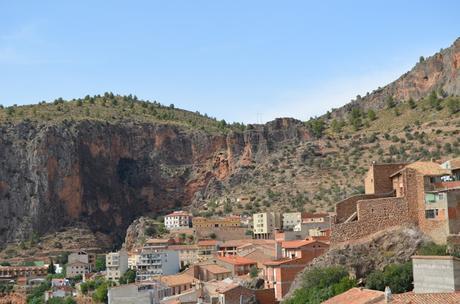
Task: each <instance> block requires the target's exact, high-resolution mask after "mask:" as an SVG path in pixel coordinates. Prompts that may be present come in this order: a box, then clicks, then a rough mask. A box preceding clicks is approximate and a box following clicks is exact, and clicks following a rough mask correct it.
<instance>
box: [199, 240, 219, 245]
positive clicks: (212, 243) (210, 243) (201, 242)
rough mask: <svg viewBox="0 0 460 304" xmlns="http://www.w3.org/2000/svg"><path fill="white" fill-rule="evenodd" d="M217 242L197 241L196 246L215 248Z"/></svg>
mask: <svg viewBox="0 0 460 304" xmlns="http://www.w3.org/2000/svg"><path fill="white" fill-rule="evenodd" d="M218 243H219V242H218V241H216V240H201V241H198V243H197V245H198V246H216V245H217V244H218Z"/></svg>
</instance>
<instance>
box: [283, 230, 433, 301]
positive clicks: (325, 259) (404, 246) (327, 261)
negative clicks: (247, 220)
mask: <svg viewBox="0 0 460 304" xmlns="http://www.w3.org/2000/svg"><path fill="white" fill-rule="evenodd" d="M428 241H429V239H427V237H426V236H425V235H424V234H423V233H422V232H421V231H420V230H418V229H417V228H408V227H400V228H393V229H388V230H385V231H382V232H379V233H376V234H374V235H373V236H372V237H369V238H367V239H363V240H362V241H360V242H355V243H348V244H342V245H340V246H339V247H335V248H331V249H330V250H329V251H328V252H327V253H326V254H324V255H322V256H320V257H318V258H316V259H314V260H313V261H312V263H311V264H310V265H309V266H307V267H306V268H305V270H304V271H306V270H308V269H311V268H312V267H328V266H334V265H341V266H344V267H345V268H346V269H348V271H349V272H350V274H352V275H354V276H355V277H356V278H358V279H360V278H364V277H365V276H366V275H367V274H369V273H370V272H371V271H373V270H375V269H379V270H382V269H383V268H384V267H385V266H387V265H389V264H393V263H404V262H407V261H410V257H411V256H412V255H414V254H415V252H416V251H417V249H418V248H419V246H420V245H421V244H423V243H424V242H428ZM302 274H303V272H301V273H299V274H298V275H297V277H296V280H295V282H294V283H293V284H292V286H291V289H290V291H289V294H288V295H287V296H286V298H288V297H289V295H292V292H293V291H294V290H295V289H297V288H299V287H300V286H301V278H302Z"/></svg>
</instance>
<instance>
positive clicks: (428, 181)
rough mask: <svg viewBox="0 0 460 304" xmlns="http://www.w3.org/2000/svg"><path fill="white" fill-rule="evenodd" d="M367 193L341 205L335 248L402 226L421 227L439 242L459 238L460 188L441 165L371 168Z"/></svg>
mask: <svg viewBox="0 0 460 304" xmlns="http://www.w3.org/2000/svg"><path fill="white" fill-rule="evenodd" d="M400 167H401V168H400ZM397 169H399V170H397ZM390 186H391V189H392V190H391V191H390V192H387V191H388V189H390V188H389V187H390ZM365 188H366V193H365V194H362V195H356V196H353V197H349V198H347V199H345V200H343V201H341V202H339V203H337V205H336V213H337V215H336V217H335V220H334V223H333V227H332V235H331V241H332V242H333V243H339V242H344V241H349V240H353V239H359V238H361V237H364V236H366V235H369V234H372V233H375V232H378V231H380V230H384V229H387V228H390V227H394V226H398V225H417V226H418V227H419V228H420V229H421V230H422V231H423V232H424V233H426V234H427V235H429V236H431V237H432V238H433V240H434V241H435V242H437V243H445V242H446V240H447V238H448V237H449V236H450V235H457V234H459V233H460V219H459V216H460V184H459V183H458V181H455V177H454V176H452V172H451V170H449V169H445V168H443V167H442V166H441V165H439V164H437V163H434V162H421V161H419V162H414V163H411V164H408V165H403V164H394V165H393V166H391V165H376V164H372V165H371V167H370V169H369V172H368V174H367V176H366V179H365Z"/></svg>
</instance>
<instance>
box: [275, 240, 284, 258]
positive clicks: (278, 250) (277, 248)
mask: <svg viewBox="0 0 460 304" xmlns="http://www.w3.org/2000/svg"><path fill="white" fill-rule="evenodd" d="M282 257H283V256H282V250H281V242H278V241H276V242H275V260H278V259H281V258H282Z"/></svg>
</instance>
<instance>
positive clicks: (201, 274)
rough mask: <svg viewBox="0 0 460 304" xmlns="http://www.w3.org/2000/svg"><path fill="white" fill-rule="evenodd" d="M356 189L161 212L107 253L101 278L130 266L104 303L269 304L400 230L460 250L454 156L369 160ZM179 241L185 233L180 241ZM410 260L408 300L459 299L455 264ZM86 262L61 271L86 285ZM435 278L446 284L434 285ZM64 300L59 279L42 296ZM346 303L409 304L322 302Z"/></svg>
mask: <svg viewBox="0 0 460 304" xmlns="http://www.w3.org/2000/svg"><path fill="white" fill-rule="evenodd" d="M364 188H365V193H364V194H359V195H355V196H352V197H349V198H347V199H345V200H343V201H341V202H338V203H337V205H336V211H335V213H308V212H288V213H282V214H281V213H278V212H263V213H255V214H253V215H252V217H240V216H235V215H228V216H225V217H210V218H205V217H193V216H192V215H191V214H190V213H188V212H186V211H175V212H173V213H171V214H168V215H166V216H165V217H164V225H165V227H166V228H167V230H169V236H168V238H163V239H158V238H152V239H148V240H147V241H146V242H144V243H143V244H142V245H141V246H139V247H135V248H130V249H129V251H128V250H127V249H125V248H122V249H121V250H119V251H117V252H110V253H108V254H106V259H105V261H106V270H105V272H104V273H103V274H102V275H105V277H106V279H107V280H111V281H114V282H118V281H119V280H120V278H121V277H122V276H123V275H124V274H125V273H126V272H127V271H128V270H129V269H132V270H133V271H135V274H136V280H135V282H134V283H130V284H124V285H119V284H117V286H114V287H112V288H110V289H109V291H108V301H109V303H110V304H117V303H149V304H156V303H158V304H160V303H164V304H167V303H203V304H204V303H213V304H214V303H216V304H231V303H278V302H280V301H282V300H283V299H284V298H285V296H286V294H287V293H288V291H289V289H290V287H291V285H292V283H293V281H294V279H295V278H296V276H297V275H298V274H299V272H301V271H302V270H303V269H304V268H305V266H307V265H308V264H309V263H310V262H311V261H312V260H313V259H314V258H316V257H318V256H320V255H322V254H324V253H325V252H326V251H328V249H329V248H330V246H332V247H333V246H337V245H340V244H344V243H348V242H353V241H356V240H359V239H361V238H364V237H368V236H369V235H371V234H373V233H376V232H379V231H382V230H385V229H388V228H391V227H395V226H404V225H411V226H417V227H419V228H420V230H422V231H423V232H424V233H425V234H427V235H428V236H430V237H431V238H432V239H433V240H434V241H435V242H437V243H440V244H446V243H450V244H460V160H450V161H447V162H445V163H443V164H438V163H435V162H414V163H397V164H377V163H373V164H372V165H371V166H370V168H369V171H368V173H367V175H366V177H365V179H364ZM248 231H249V232H250V233H248ZM179 235H181V236H182V237H178V236H179ZM183 235H189V236H191V237H190V238H186V239H184V238H183ZM186 241H187V242H186ZM413 263H414V284H415V290H414V292H413V293H411V294H412V295H411V296H412V297H415V298H417V297H422V296H421V294H426V293H429V294H431V296H432V297H433V299H437V297H441V295H444V296H445V297H446V299H448V298H449V297H455V296H456V295H457V297H459V296H458V295H460V276H459V275H458V273H459V271H460V261H459V260H458V259H456V258H453V257H414V259H413ZM95 264H96V255H95V254H94V253H91V252H87V251H84V250H82V251H78V252H73V253H72V254H70V255H69V257H68V263H67V265H66V268H65V270H66V275H67V277H75V276H80V275H81V276H82V278H83V279H84V280H85V279H86V278H87V277H89V274H90V273H92V272H94V270H95ZM438 269H442V270H440V271H439V272H436V276H435V277H434V278H433V273H434V272H431V274H430V271H437V270H438ZM46 270H47V268H46V266H31V267H20V266H2V267H0V280H1V279H2V278H21V277H29V278H34V279H33V280H36V281H35V282H36V283H39V278H42V277H44V276H46ZM33 280H30V281H31V282H33ZM37 280H38V281H37ZM436 280H438V281H436ZM442 280H444V281H445V282H447V281H449V282H450V283H449V284H450V285H448V287H445V286H447V285H443V286H444V287H441V285H442V284H441V283H440V282H441V281H442ZM446 280H447V281H446ZM452 280H453V281H452ZM444 281H443V282H444ZM451 281H452V282H451ZM443 284H444V283H443ZM446 284H447V283H446ZM446 294H447V295H446ZM68 295H73V293H72V289H71V288H70V286H69V281H68V280H65V279H62V280H57V279H56V280H53V282H52V288H51V290H49V291H47V292H46V294H45V296H46V298H47V299H49V298H53V297H65V296H68ZM354 297H356V298H359V299H361V300H362V299H364V300H363V301H361V300H360V301H358V300H357V301H358V302H356V303H380V302H379V301H380V300H382V301H386V302H385V303H390V302H391V303H412V302H407V301H406V302H404V301H405V300H404V299H405V298H404V297H403V296H402V295H391V292H386V293H381V292H377V291H370V290H365V289H362V288H355V289H351V290H350V291H348V293H346V294H343V295H339V296H337V297H335V298H332V299H330V300H329V301H328V302H327V303H331V304H332V303H347V302H346V301H345V302H344V300H343V299H354ZM366 297H369V299H367V298H366ZM407 297H409V295H407ZM415 298H414V299H415ZM373 301H375V302H373ZM398 301H400V302H398ZM401 301H402V302H401ZM350 303H355V302H353V301H352V302H350ZM382 303H384V302H382ZM414 303H419V302H417V301H414ZM420 303H422V302H420ZM434 303H435V302H434ZM443 303H444V302H443ZM445 303H450V302H448V301H446V302H445ZM452 303H460V300H459V301H458V302H452Z"/></svg>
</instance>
